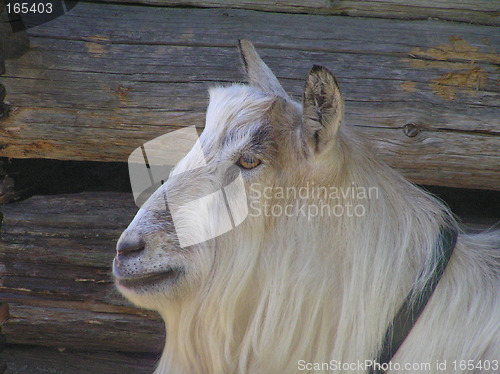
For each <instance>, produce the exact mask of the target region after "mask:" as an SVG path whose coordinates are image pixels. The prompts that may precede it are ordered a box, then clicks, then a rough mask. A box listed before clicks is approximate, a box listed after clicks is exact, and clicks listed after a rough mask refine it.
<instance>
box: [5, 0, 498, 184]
mask: <svg viewBox="0 0 500 374" xmlns="http://www.w3.org/2000/svg"><path fill="white" fill-rule="evenodd" d="M180 3H182V2H180ZM458 3H459V2H454V4H458ZM491 3H492V2H489V1H486V2H478V3H477V4H476V5H475V6H474V7H473V10H472V11H473V12H477V13H478V14H479V13H481V12H482V13H485V14H494V12H493V11H492V6H491ZM165 4H167V5H168V4H171V2H166V3H165ZM203 4H205V3H203V2H202V5H203ZM224 4H225V3H224V2H222V3H221V5H224ZM231 4H232V3H231ZM231 4H229V5H231ZM259 4H261V7H262V9H265V10H267V9H268V7H269V6H270V4H271V2H266V1H262V2H259ZM266 4H267V5H266ZM279 4H281V5H280V6H281V8H280V7H278V8H276V10H278V11H286V10H287V9H288V8H287V6H288V5H287V6H285V5H283V4H288V3H286V2H280V3H279ZM290 4H293V3H290ZM318 4H319V3H318ZM426 4H427V2H423V3H422V5H421V6H420V8H425V5H426ZM488 4H490V5H488ZM344 5H345V3H344ZM463 6H465V5H461V6H458V5H457V7H458V8H457V9H460V8H461V7H463ZM480 6H484V8H480ZM477 7H479V8H477ZM420 8H419V9H420ZM391 9H392V8H391ZM431 9H434V8H431ZM457 9H455V10H457ZM478 9H482V11H481V12H480V11H479V10H478ZM303 11H307V9H304V10H303ZM492 12H493V13H492ZM417 13H418V12H417ZM431 13H432V12H431ZM451 13H453V12H451ZM451 13H450V14H451ZM482 13H481V14H482ZM405 14H406V13H405ZM407 14H413V12H411V11H410V10H408V11H407ZM495 19H496V18H495ZM485 23H488V22H485ZM490 23H494V22H490ZM28 34H29V35H30V42H31V48H30V50H29V51H28V52H27V53H25V54H24V55H23V56H22V57H20V58H18V59H11V60H7V62H6V73H5V75H4V76H3V77H2V79H1V81H2V83H3V84H4V85H5V87H6V89H7V96H6V101H8V102H9V104H10V106H11V113H10V116H9V117H8V118H6V119H3V120H1V122H0V157H1V156H4V157H14V158H39V157H43V158H53V159H64V160H100V161H126V160H127V157H128V155H129V154H130V152H131V151H132V150H133V149H135V148H136V147H138V146H140V145H141V144H142V143H143V142H145V141H147V140H150V139H152V138H155V137H157V136H159V135H162V134H164V133H166V132H168V131H170V130H172V129H176V128H179V127H181V126H186V125H193V124H194V125H196V126H198V127H200V128H202V127H203V123H204V112H205V108H206V105H207V89H208V87H210V86H214V85H216V84H229V83H230V82H234V81H239V80H241V79H242V74H241V72H240V70H239V61H238V53H237V50H236V42H237V38H247V39H250V40H252V41H254V42H255V44H256V46H257V48H258V49H259V51H260V53H261V55H262V57H263V58H264V59H265V60H266V61H267V62H268V63H269V65H270V66H271V68H272V69H273V70H274V71H275V72H276V74H277V76H278V77H279V78H280V79H281V81H282V82H283V84H284V86H285V87H286V88H287V89H288V90H289V91H290V92H291V93H292V95H293V96H294V97H296V98H298V99H300V95H301V93H302V88H303V84H304V77H305V76H306V74H307V71H308V69H309V68H310V67H311V66H312V64H314V63H316V64H323V65H326V66H328V67H329V68H330V69H331V70H332V71H334V72H335V74H336V75H337V77H338V80H339V82H340V86H341V89H342V91H343V92H344V96H345V98H346V123H347V124H349V125H354V126H358V127H359V128H360V129H361V130H362V132H364V133H365V134H366V136H368V137H369V138H371V139H372V141H373V143H374V145H375V146H376V147H377V149H378V151H379V152H380V153H381V154H382V156H383V158H384V159H385V160H386V161H387V162H388V163H389V164H390V165H392V166H394V167H396V168H398V169H400V170H401V171H402V172H403V173H404V174H405V175H406V176H408V177H409V178H410V179H411V180H413V181H415V182H417V183H423V184H431V185H441V186H453V187H465V188H485V189H496V190H500V155H499V152H498V149H499V148H500V119H499V118H500V117H499V115H498V113H499V112H498V111H499V106H500V86H499V79H500V75H499V72H500V70H499V69H498V66H499V64H500V54H499V49H500V33H499V32H498V28H497V27H495V26H485V25H474V24H466V23H457V22H445V21H437V20H423V21H422V20H393V19H385V18H370V17H339V16H322V15H305V14H286V13H275V12H262V11H252V10H241V9H225V8H224V9H222V8H214V9H199V8H169V7H150V6H148V7H137V6H127V5H119V4H96V3H79V4H78V5H77V6H76V7H75V8H74V9H73V10H72V11H71V12H69V13H68V14H67V15H66V16H65V17H60V18H58V19H56V20H54V21H52V22H49V23H47V24H44V25H41V26H39V27H36V28H33V29H30V30H28ZM103 139H106V146H105V147H103Z"/></svg>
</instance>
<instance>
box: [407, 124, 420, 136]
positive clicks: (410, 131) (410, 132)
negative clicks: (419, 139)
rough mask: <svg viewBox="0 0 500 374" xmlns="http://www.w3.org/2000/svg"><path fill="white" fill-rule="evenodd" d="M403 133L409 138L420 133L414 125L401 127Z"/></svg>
mask: <svg viewBox="0 0 500 374" xmlns="http://www.w3.org/2000/svg"><path fill="white" fill-rule="evenodd" d="M403 131H404V133H405V135H406V136H408V137H409V138H414V137H415V136H417V135H418V134H419V133H420V129H419V128H418V126H417V125H415V124H414V123H407V124H406V125H404V126H403Z"/></svg>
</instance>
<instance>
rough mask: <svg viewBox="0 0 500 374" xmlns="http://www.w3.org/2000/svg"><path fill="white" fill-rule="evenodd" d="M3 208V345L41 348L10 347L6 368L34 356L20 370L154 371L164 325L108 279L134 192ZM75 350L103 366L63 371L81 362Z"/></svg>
mask: <svg viewBox="0 0 500 374" xmlns="http://www.w3.org/2000/svg"><path fill="white" fill-rule="evenodd" d="M2 211H3V215H4V219H3V222H2V226H1V233H0V246H1V253H0V279H1V281H0V300H2V301H3V302H6V303H8V304H9V307H10V318H9V320H8V321H7V322H6V323H5V324H4V325H3V326H2V331H3V333H4V334H5V336H6V338H7V343H8V344H11V345H12V344H18V345H19V344H22V345H25V346H36V347H45V348H43V349H41V351H40V352H38V351H37V350H36V349H29V348H23V349H21V350H19V349H13V348H11V349H10V350H8V351H7V352H6V353H5V354H3V357H4V359H5V360H7V363H8V364H11V365H14V366H15V367H17V368H19V367H23V365H24V364H25V363H26V364H28V363H29V362H25V361H26V358H27V357H31V359H30V360H31V362H30V363H29V365H28V366H27V368H29V370H26V371H24V370H22V371H19V373H21V372H22V373H28V372H33V373H39V372H43V371H42V370H41V368H44V367H45V369H47V368H48V367H50V368H60V370H61V371H56V372H57V373H80V372H81V373H84V372H86V373H89V372H93V373H129V372H134V371H131V370H130V368H131V367H132V366H133V365H134V364H135V365H137V368H138V369H140V368H141V367H142V368H143V369H144V368H145V367H146V368H150V369H151V367H152V366H153V364H154V362H155V360H156V358H157V355H158V352H160V351H161V349H162V347H163V342H164V338H165V334H164V331H163V323H162V322H161V320H160V319H159V318H158V317H157V316H156V314H154V313H151V312H146V311H141V310H139V309H136V308H133V307H132V306H131V305H130V304H129V303H128V302H126V301H125V300H124V299H123V298H122V297H121V296H120V295H119V294H118V293H117V291H115V289H114V286H113V284H112V280H111V263H112V260H113V257H114V253H115V245H116V240H117V238H118V237H119V236H120V234H121V232H122V231H123V230H124V229H125V228H126V227H127V225H128V224H129V223H130V221H131V219H132V218H133V216H134V215H135V212H136V211H137V208H136V206H135V205H134V202H133V199H132V198H131V195H130V194H123V193H83V194H74V195H56V196H37V197H32V198H30V199H28V200H26V201H23V202H19V203H14V204H9V205H6V206H4V207H2ZM78 351H91V352H92V351H94V352H95V355H96V357H97V359H98V360H97V363H96V364H95V365H97V366H98V367H100V369H99V370H95V371H85V370H89V368H88V367H87V366H81V367H80V370H76V371H67V370H68V369H67V368H66V370H63V369H64V365H67V364H68V363H69V362H71V361H73V360H76V362H77V363H79V364H81V363H83V362H84V357H85V355H84V354H80V353H78ZM97 351H101V352H104V351H105V352H116V353H114V354H111V355H104V354H100V355H99V354H98V353H97ZM27 352H31V354H28V353H27ZM145 352H149V353H156V355H153V356H151V355H146V354H144V353H145ZM141 353H142V354H141ZM87 356H88V355H87ZM92 357H93V356H92ZM114 360H116V362H115V366H114V367H113V365H112V362H113V361H114ZM75 366H76V363H75V362H73V363H72V364H71V366H69V367H71V368H74V367H75ZM104 368H106V370H105V371H104ZM126 368H128V369H129V370H126ZM11 369H12V370H14V369H13V368H12V367H11ZM16 370H17V369H16ZM37 370H39V371H37ZM54 370H55V369H54ZM13 372H16V371H13ZM51 372H54V371H51ZM145 372H147V371H145ZM149 372H152V370H150V371H149Z"/></svg>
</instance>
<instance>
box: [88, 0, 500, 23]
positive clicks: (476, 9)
mask: <svg viewBox="0 0 500 374" xmlns="http://www.w3.org/2000/svg"><path fill="white" fill-rule="evenodd" d="M94 1H96V0H94ZM106 1H119V2H122V3H123V2H125V3H136V4H137V3H139V4H148V5H158V6H191V7H208V8H212V7H217V8H239V9H251V10H261V11H268V12H285V13H309V14H328V15H339V16H345V15H348V16H356V17H381V18H392V19H420V20H421V19H427V18H439V19H442V20H447V21H459V22H467V23H477V24H483V25H500V12H499V10H498V9H499V7H498V4H496V3H495V1H491V0H466V1H464V0H417V1H415V0H384V1H363V0H351V1H345V0H336V1H335V0H333V1H332V0H331V1H326V0H308V1H304V0H280V1H276V0H257V1H255V0H243V1H241V0H106Z"/></svg>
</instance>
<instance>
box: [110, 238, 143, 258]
mask: <svg viewBox="0 0 500 374" xmlns="http://www.w3.org/2000/svg"><path fill="white" fill-rule="evenodd" d="M144 247H145V245H144V242H143V241H142V239H141V238H140V237H136V238H133V237H128V238H123V239H120V240H119V241H118V244H117V245H116V252H117V254H118V256H124V255H127V254H131V253H135V252H141V251H142V250H144Z"/></svg>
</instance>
